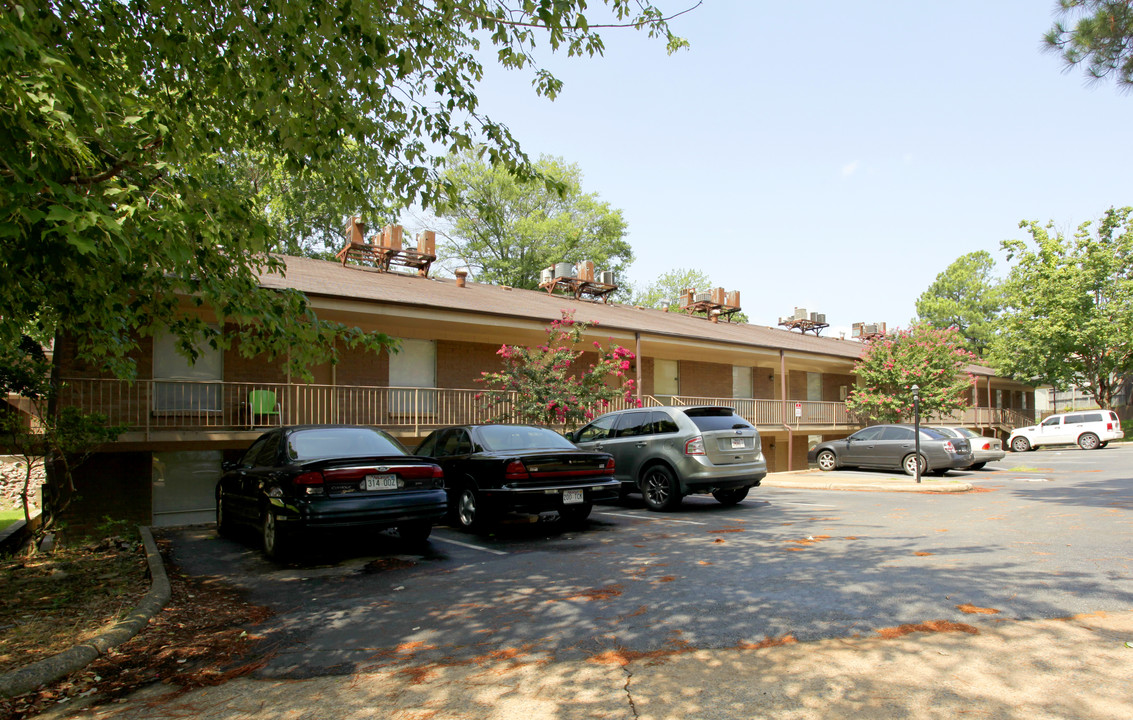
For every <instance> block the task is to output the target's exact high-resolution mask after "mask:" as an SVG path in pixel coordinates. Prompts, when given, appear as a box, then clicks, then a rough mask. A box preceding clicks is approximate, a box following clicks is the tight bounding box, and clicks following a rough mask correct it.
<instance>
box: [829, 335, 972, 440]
mask: <svg viewBox="0 0 1133 720" xmlns="http://www.w3.org/2000/svg"><path fill="white" fill-rule="evenodd" d="M972 359H973V356H972V354H971V353H970V352H968V350H966V349H965V348H964V340H963V338H962V337H961V336H960V334H959V333H958V332H957V331H956V330H955V329H952V328H946V329H943V330H940V329H937V328H934V327H931V326H929V325H927V324H923V323H922V324H919V325H914V326H913V327H912V328H910V329H908V330H901V331H899V332H897V334H896V335H889V336H886V337H884V338H880V339H877V340H874V341H872V342H870V344H869V347H868V348H867V349H866V351H865V352H864V353H863V354H862V356H861V358H860V359H859V360H858V362H857V364H856V365H855V366H854V374H855V375H857V376H858V380H859V385H858V387H856V388H854V390H853V392H851V393H850V395H849V396H848V397H847V398H846V406H847V407H849V408H850V409H851V410H853V411H854V412H855V413H856V414H857V415H858V416H859V417H864V418H867V419H868V420H869V421H870V422H874V423H884V422H911V421H912V419H913V391H912V387H913V385H916V386H918V387H919V388H920V398H921V399H920V406H921V416H922V417H923V418H925V419H926V420H928V419H932V418H934V417H935V418H944V417H947V416H948V415H951V414H952V413H954V412H956V411H958V410H962V409H963V408H964V407H966V406H967V401H966V400H965V397H964V391H965V390H966V389H968V388H970V387H971V386H972V376H971V375H970V374H968V372H967V370H966V367H967V365H968V363H969V362H971V361H972Z"/></svg>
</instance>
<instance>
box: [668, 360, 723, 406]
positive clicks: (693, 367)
mask: <svg viewBox="0 0 1133 720" xmlns="http://www.w3.org/2000/svg"><path fill="white" fill-rule="evenodd" d="M680 373H681V395H691V396H692V397H718V398H730V397H732V366H731V365H724V364H722V363H709V362H699V361H696V360H681V362H680Z"/></svg>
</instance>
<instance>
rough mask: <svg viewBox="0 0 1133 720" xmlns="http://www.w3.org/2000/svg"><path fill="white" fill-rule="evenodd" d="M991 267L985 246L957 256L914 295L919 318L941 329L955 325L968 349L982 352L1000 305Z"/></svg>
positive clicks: (991, 261)
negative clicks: (916, 295)
mask: <svg viewBox="0 0 1133 720" xmlns="http://www.w3.org/2000/svg"><path fill="white" fill-rule="evenodd" d="M994 269H995V260H994V259H992V257H991V253H989V252H987V251H986V250H979V251H977V252H973V253H968V254H967V255H963V256H961V257H960V258H958V259H957V260H956V261H955V262H953V263H952V264H951V265H949V266H948V268H947V269H945V271H944V272H942V273H940V274H939V275H937V276H936V280H935V281H934V282H933V283H932V285H929V287H928V289H927V290H925V291H924V293H922V294H921V296H920V297H919V298H917V316H918V317H919V319H920V321H921V322H925V323H928V324H929V325H931V326H933V327H935V328H939V329H942V330H943V329H945V328H950V327H951V328H956V329H957V330H958V331H959V332H960V335H961V336H963V338H964V344H965V346H966V347H967V348H968V349H969V350H971V351H972V352H973V353H975V354H976V355H981V356H982V355H984V354H986V353H987V348H988V345H989V343H990V342H991V337H992V335H993V334H994V332H995V322H996V319H997V318H998V316H999V310H1000V305H1001V302H1000V299H999V288H998V282H997V281H996V280H995V279H994V278H993V277H992V271H993V270H994Z"/></svg>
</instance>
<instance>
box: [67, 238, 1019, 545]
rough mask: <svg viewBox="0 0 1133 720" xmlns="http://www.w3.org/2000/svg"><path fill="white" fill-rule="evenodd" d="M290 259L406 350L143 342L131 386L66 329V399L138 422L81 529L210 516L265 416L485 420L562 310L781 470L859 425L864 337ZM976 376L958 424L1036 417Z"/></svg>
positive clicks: (93, 476) (102, 468)
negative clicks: (749, 437)
mask: <svg viewBox="0 0 1133 720" xmlns="http://www.w3.org/2000/svg"><path fill="white" fill-rule="evenodd" d="M283 259H284V260H285V262H286V266H287V270H286V275H278V274H271V275H266V276H264V277H263V278H262V280H261V282H262V285H263V286H264V287H267V288H275V289H283V288H292V289H295V290H299V291H302V292H304V293H305V294H306V295H307V296H308V297H309V299H310V301H311V304H312V306H313V308H314V309H315V310H316V311H317V312H318V314H319V316H320V317H323V318H325V319H328V320H337V321H340V322H343V323H347V324H349V325H351V326H357V327H359V328H362V329H363V330H367V331H378V332H384V333H386V334H388V335H390V336H393V337H396V338H399V339H400V351H399V352H396V353H392V354H391V353H389V352H386V351H383V352H381V353H380V354H376V353H373V352H367V351H363V350H343V351H342V352H341V355H340V360H339V362H338V363H337V364H333V365H332V364H330V363H327V364H324V365H321V366H318V367H315V368H312V369H311V370H312V373H313V376H314V379H313V381H312V382H306V381H303V380H301V379H299V378H295V377H291V376H289V374H288V372H287V370H286V368H285V363H283V362H269V361H268V360H266V359H265V358H263V357H258V358H251V359H249V358H245V357H242V356H241V355H240V353H239V351H238V348H237V347H232V348H230V349H228V350H224V351H217V350H214V349H212V348H209V347H200V348H198V350H199V351H200V357H199V358H198V360H197V361H196V362H195V363H192V364H190V362H189V361H188V360H187V359H186V358H185V357H183V356H182V355H180V354H178V353H177V352H176V351H175V350H174V345H173V342H172V340H171V338H166V337H157V338H142V339H141V341H140V342H141V345H140V348H141V349H140V351H139V352H138V353H137V354H136V356H135V358H134V359H135V361H136V362H137V367H138V379H137V380H134V381H132V382H127V381H121V380H116V379H112V378H109V377H107V376H105V375H103V374H102V373H101V372H100V371H98V370H97V369H96V368H92V367H89V366H88V365H86V364H85V363H84V362H83V361H82V360H81V358H78V357H76V356H75V352H74V344H73V343H72V342H70V341H68V339H67V338H65V337H64V338H60V339H59V340H58V342H57V344H56V349H55V350H56V361H57V369H58V373H59V377H60V378H61V380H62V381H63V383H64V386H65V392H64V394H63V396H62V397H61V399H60V403H61V404H71V405H75V406H78V407H80V408H82V409H83V410H85V411H88V412H101V413H105V414H106V415H107V416H108V417H109V419H110V422H111V423H112V424H116V425H124V426H126V427H127V428H128V430H127V431H126V432H125V433H124V434H123V435H121V436H120V437H119V438H118V440H117V441H115V442H114V443H111V444H109V445H107V446H104V447H102V448H99V452H98V454H97V455H96V456H95V457H93V458H92V459H91V460H89V461H88V462H86V463H84V464H83V465H82V466H80V468H79V469H78V471H77V477H76V481H77V485H78V488H79V495H80V497H81V500H80V501H79V502H77V503H76V504H75V505H73V515H74V517H72V518H71V522H72V524H73V525H74V524H78V525H82V524H84V523H89V522H92V521H96V520H98V519H101V518H102V517H103V516H105V515H110V516H111V517H114V518H120V519H126V520H130V521H134V522H139V523H146V524H153V525H159V526H160V525H179V524H188V523H199V522H208V521H211V520H212V519H213V513H214V500H213V489H214V485H215V482H216V479H217V477H218V475H219V472H220V464H221V462H222V461H223V460H225V459H236V458H238V457H239V455H240V453H241V451H242V450H243V449H245V448H247V447H248V446H249V445H250V444H251V442H252V440H253V439H254V438H255V437H257V436H258V435H259V434H260V433H261V432H263V430H264V428H265V427H267V426H271V425H277V424H298V423H358V424H367V425H376V426H379V427H382V428H385V429H386V430H388V431H390V432H391V433H392V434H394V435H395V436H397V437H399V438H400V439H401V440H402V441H403V442H404V443H405V444H406V445H407V446H409V447H410V448H412V447H414V446H415V445H416V444H417V443H418V442H419V440H420V439H422V438H423V437H424V436H425V435H426V434H427V433H428V432H429V431H431V430H432V429H434V428H436V427H440V426H444V425H451V424H460V423H467V422H477V421H484V420H486V419H487V418H486V416H485V414H484V411H483V409H482V405H483V402H482V401H481V400H479V399H478V398H477V395H478V394H480V393H482V392H483V387H482V386H481V385H480V384H478V383H477V382H476V380H477V379H478V378H479V377H480V376H481V373H482V372H484V371H492V370H498V369H500V367H501V363H500V359H499V357H498V356H497V354H496V353H497V350H498V349H499V348H500V345H501V344H512V345H515V344H521V345H532V344H541V343H542V342H544V341H545V338H546V333H545V328H546V326H547V325H548V324H549V323H550V322H551V321H552V320H556V319H559V318H561V317H562V313H563V311H564V310H565V311H573V312H574V317H575V319H576V320H578V321H586V322H591V323H596V326H595V327H593V328H591V330H590V336H589V337H587V338H586V344H589V343H591V342H593V341H599V342H602V343H603V344H605V343H607V342H609V341H610V340H612V341H613V342H615V343H618V344H620V345H622V346H624V347H626V348H628V349H630V350H633V351H634V353H635V354H636V356H637V360H636V361H635V365H634V367H633V368H632V369H631V373H632V375H633V376H635V377H636V379H637V381H638V382H637V383H636V385H637V392H638V399H639V400H640V401H641V403H642V404H644V405H656V404H725V405H731V406H733V407H735V408H736V409H737V410H738V411H739V412H740V413H741V414H742V415H743V416H744V417H746V418H747V419H748V420H750V421H751V422H752V423H753V424H755V425H756V426H757V427H758V428H759V430H760V434H761V436H762V438H763V451H764V454H765V455H766V458H767V462H768V467H769V469H770V470H771V471H773V472H775V471H784V470H790V469H802V468H805V467H806V451H807V447H808V444H810V443H813V442H817V441H819V439H829V438H834V437H841V436H844V435H847V434H849V433H850V432H852V431H854V430H855V429H857V428H858V427H859V424H858V423H857V421H856V420H855V419H854V418H853V417H852V415H851V413H850V412H848V410H847V408H846V406H845V403H844V402H843V401H844V400H845V397H846V395H847V394H848V393H849V392H850V391H851V389H852V387H853V386H854V383H855V378H854V376H853V367H854V363H855V361H856V360H857V359H858V357H859V355H860V353H861V352H862V350H863V349H864V346H863V345H862V344H860V343H858V342H855V341H851V340H839V339H832V338H823V337H818V336H814V335H805V334H800V333H798V332H789V331H786V330H782V329H775V328H769V327H760V326H756V325H747V324H739V323H728V322H711V321H710V320H708V319H706V318H704V317H696V316H691V315H688V314H685V313H682V312H677V311H673V312H666V311H662V310H655V309H643V308H638V307H633V306H628V305H621V304H617V303H612V302H611V303H608V304H607V303H605V302H601V301H595V300H593V299H591V300H587V299H578V298H576V297H575V296H574V295H573V294H567V295H563V294H551V293H549V292H547V291H544V290H520V289H513V288H508V287H501V286H493V285H483V284H478V283H473V282H465V281H464V279H463V278H458V279H447V278H430V277H426V276H423V275H407V274H400V273H396V272H377V271H375V270H374V269H373V268H363V267H360V266H356V265H347V264H343V263H338V262H334V261H321V260H312V259H308V258H297V257H285V258H283ZM188 307H189V306H188V304H186V308H188ZM187 311H188V310H187ZM205 317H206V319H208V316H207V312H206V315H205ZM584 360H585V358H584ZM584 364H588V362H586V363H584ZM969 369H970V371H971V372H972V373H973V374H974V375H975V376H976V380H975V381H974V383H973V388H972V389H971V391H969V400H970V401H971V407H970V408H968V410H966V411H965V412H964V413H963V415H961V416H957V417H956V418H954V421H956V422H957V423H960V422H962V423H963V424H966V425H968V426H971V427H974V428H978V429H982V430H984V431H986V432H989V433H991V432H1002V431H1004V430H1006V429H1008V428H1009V427H1013V426H1015V425H1018V424H1020V423H1023V422H1027V423H1029V422H1030V421H1031V418H1033V410H1029V409H1028V408H1033V407H1034V393H1033V389H1032V388H1030V387H1027V386H1024V385H1020V384H1018V383H1014V382H1012V381H1009V380H1006V379H1003V378H998V377H995V375H994V373H993V372H992V371H991V370H990V369H988V368H980V367H975V366H973V367H971V368H969Z"/></svg>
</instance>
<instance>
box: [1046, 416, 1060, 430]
mask: <svg viewBox="0 0 1133 720" xmlns="http://www.w3.org/2000/svg"><path fill="white" fill-rule="evenodd" d="M1060 422H1062V417H1061V416H1059V415H1051V416H1050V417H1048V418H1047V419H1046V420H1043V427H1054V426H1055V425H1057V424H1058V423H1060Z"/></svg>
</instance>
